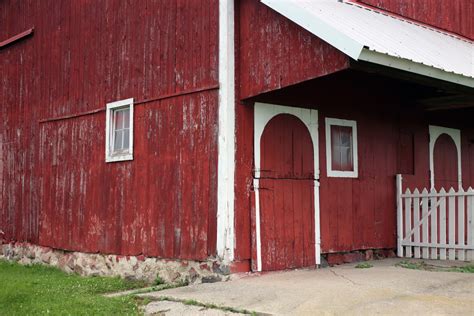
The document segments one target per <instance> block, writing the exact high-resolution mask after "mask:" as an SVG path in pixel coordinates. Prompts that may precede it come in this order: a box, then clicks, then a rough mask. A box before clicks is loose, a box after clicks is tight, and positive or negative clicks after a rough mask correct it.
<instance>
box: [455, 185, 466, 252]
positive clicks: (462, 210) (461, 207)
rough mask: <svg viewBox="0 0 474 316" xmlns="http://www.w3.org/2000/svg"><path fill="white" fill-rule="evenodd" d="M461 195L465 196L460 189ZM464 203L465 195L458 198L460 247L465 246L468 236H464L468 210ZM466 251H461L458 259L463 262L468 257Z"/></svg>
mask: <svg viewBox="0 0 474 316" xmlns="http://www.w3.org/2000/svg"><path fill="white" fill-rule="evenodd" d="M459 193H460V194H463V193H464V189H463V188H460V189H459ZM464 201H465V197H464V196H463V195H460V196H458V209H457V214H458V245H460V246H465V245H466V243H465V238H466V236H465V235H464V232H465V230H464V225H465V216H464V215H465V213H466V209H465V207H464ZM465 254H466V251H465V250H464V249H459V250H458V259H459V260H461V261H464V260H465V258H466V256H465Z"/></svg>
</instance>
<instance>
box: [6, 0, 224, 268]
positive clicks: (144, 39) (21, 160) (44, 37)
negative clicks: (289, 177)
mask: <svg viewBox="0 0 474 316" xmlns="http://www.w3.org/2000/svg"><path fill="white" fill-rule="evenodd" d="M32 26H34V27H35V33H34V35H33V36H31V37H30V38H27V39H24V40H22V41H20V42H18V43H14V44H12V45H10V46H8V47H6V48H3V49H1V50H0V73H1V74H2V78H1V80H2V85H1V87H0V104H1V107H0V113H1V116H0V117H1V118H2V121H3V122H2V123H3V124H2V125H1V126H0V145H1V147H0V148H1V152H0V186H1V188H2V191H1V194H0V230H2V231H3V232H4V235H5V238H6V239H13V240H21V241H30V242H34V243H39V244H41V245H44V246H51V247H58V248H63V249H69V250H77V251H84V252H96V251H101V252H107V253H116V254H131V255H132V254H141V253H143V254H144V255H150V256H159V257H170V258H171V257H172V258H193V259H203V258H206V257H208V256H209V255H213V254H215V244H216V242H215V239H216V229H215V226H216V223H215V218H216V185H217V184H216V183H217V179H216V169H217V145H216V144H217V102H218V95H217V84H218V74H217V69H218V62H217V54H218V51H217V50H218V42H217V40H218V6H217V0H212V1H205V2H201V1H186V0H178V1H119V0H108V1H89V0H80V1H53V0H41V1H33V0H27V1H2V2H1V3H0V39H1V40H3V39H6V38H8V37H10V36H13V35H15V34H17V33H19V32H22V31H24V30H26V29H27V28H30V27H32ZM201 90H202V91H201ZM166 96H168V97H166ZM130 97H133V98H135V100H136V101H141V100H145V99H156V98H158V100H154V101H150V102H147V103H143V104H139V105H136V108H135V148H134V156H135V159H134V161H132V162H120V163H105V161H104V160H105V159H104V156H105V154H104V147H105V145H104V141H105V139H104V137H105V136H104V130H105V112H104V109H105V104H106V103H107V102H111V101H116V100H120V99H124V98H130ZM160 98H161V99H160ZM163 98H164V99H163ZM96 110H97V111H96ZM89 111H92V112H93V113H91V114H87V112H89ZM82 114H84V115H82ZM86 114H87V115H86ZM63 116H71V118H68V119H59V120H50V119H54V118H58V117H59V118H61V117H63ZM0 237H2V236H0Z"/></svg>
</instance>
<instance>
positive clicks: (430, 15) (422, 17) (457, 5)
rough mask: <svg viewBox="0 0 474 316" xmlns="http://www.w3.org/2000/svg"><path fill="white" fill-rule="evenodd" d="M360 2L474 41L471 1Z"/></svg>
mask: <svg viewBox="0 0 474 316" xmlns="http://www.w3.org/2000/svg"><path fill="white" fill-rule="evenodd" d="M358 2H361V3H363V4H368V5H371V6H375V7H377V8H380V9H383V10H386V11H389V12H392V13H395V14H398V15H401V16H404V17H408V18H410V19H413V20H417V21H420V22H422V23H426V24H429V25H432V26H436V27H439V28H441V29H444V30H447V31H450V32H453V33H457V34H459V35H462V36H465V37H468V38H470V39H474V18H473V17H474V2H473V1H471V0H417V1H413V0H358Z"/></svg>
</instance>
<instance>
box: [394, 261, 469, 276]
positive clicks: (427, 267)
mask: <svg viewBox="0 0 474 316" xmlns="http://www.w3.org/2000/svg"><path fill="white" fill-rule="evenodd" d="M396 266H397V267H401V268H405V269H411V270H424V271H433V272H461V273H474V265H472V264H470V265H465V266H460V267H443V266H436V265H433V264H427V263H425V262H424V261H408V260H403V261H400V262H399V263H397V264H396Z"/></svg>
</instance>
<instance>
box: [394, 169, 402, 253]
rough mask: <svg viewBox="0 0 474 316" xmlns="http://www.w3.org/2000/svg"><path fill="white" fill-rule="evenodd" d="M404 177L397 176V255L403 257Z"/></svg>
mask: <svg viewBox="0 0 474 316" xmlns="http://www.w3.org/2000/svg"><path fill="white" fill-rule="evenodd" d="M402 180H403V178H402V175H401V174H397V177H396V186H397V255H398V256H399V257H403V247H402V240H403V199H402V192H403V191H402V189H403V188H402Z"/></svg>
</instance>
